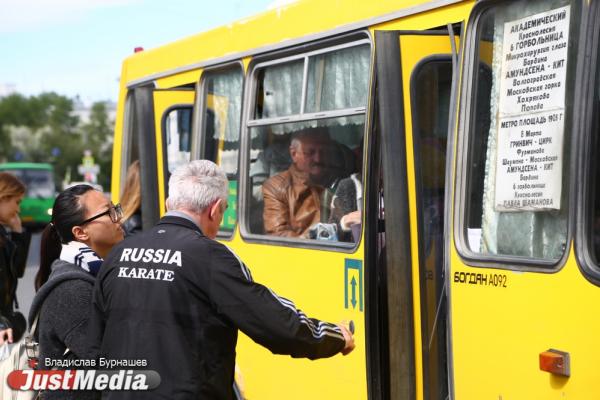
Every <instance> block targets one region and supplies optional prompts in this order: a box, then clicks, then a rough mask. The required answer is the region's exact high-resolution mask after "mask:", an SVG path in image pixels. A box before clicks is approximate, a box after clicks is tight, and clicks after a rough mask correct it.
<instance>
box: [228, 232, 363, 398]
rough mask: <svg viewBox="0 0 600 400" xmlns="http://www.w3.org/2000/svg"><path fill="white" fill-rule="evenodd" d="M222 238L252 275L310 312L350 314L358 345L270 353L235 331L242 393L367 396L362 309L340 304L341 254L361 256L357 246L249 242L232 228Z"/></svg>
mask: <svg viewBox="0 0 600 400" xmlns="http://www.w3.org/2000/svg"><path fill="white" fill-rule="evenodd" d="M226 244H227V245H228V246H230V247H231V248H233V249H235V251H236V253H237V254H238V255H239V256H240V258H241V259H242V260H244V262H245V263H246V264H247V266H248V267H249V268H250V269H251V271H252V275H253V277H254V279H255V281H257V282H260V283H263V284H266V285H267V286H268V287H270V288H271V289H273V290H274V291H275V292H276V293H277V294H278V295H280V296H282V297H286V298H288V299H290V300H292V301H294V302H295V304H296V307H298V308H300V309H301V310H302V311H304V312H305V313H306V314H307V315H308V316H309V317H315V318H319V319H323V320H327V321H331V322H335V323H338V322H341V321H342V320H353V321H354V323H355V327H356V334H355V341H356V343H357V348H356V350H355V351H354V352H353V353H351V354H350V355H348V356H346V357H342V356H340V355H337V356H335V357H332V358H329V359H324V360H316V361H310V360H305V359H293V358H291V357H289V356H276V355H273V354H271V353H270V352H269V351H268V350H266V349H265V348H263V347H261V346H259V345H257V344H256V343H254V342H252V340H250V339H249V338H247V337H246V336H244V335H240V339H239V342H238V347H237V364H238V368H239V371H240V373H241V375H242V377H243V380H244V382H245V393H244V394H245V395H246V396H247V398H248V399H306V398H316V399H364V398H367V387H366V375H365V374H366V372H365V364H366V356H365V326H364V319H363V318H364V312H361V311H360V309H359V305H358V304H357V306H356V308H355V309H353V308H352V307H349V308H345V306H344V293H345V284H344V283H345V282H344V266H345V259H347V258H350V259H358V260H362V254H363V249H362V247H360V248H358V249H357V251H356V252H355V253H354V254H347V253H340V252H331V251H323V250H307V249H299V248H290V247H284V246H272V245H271V246H270V245H258V244H253V245H248V244H245V243H244V242H242V240H241V239H240V238H239V235H237V234H236V235H235V237H234V239H233V241H231V242H226ZM363 279H364V274H363ZM363 299H364V295H363ZM363 304H364V300H363Z"/></svg>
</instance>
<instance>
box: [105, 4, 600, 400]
mask: <svg viewBox="0 0 600 400" xmlns="http://www.w3.org/2000/svg"><path fill="white" fill-rule="evenodd" d="M207 15H208V14H207ZM599 32H600V2H599V1H597V0H587V1H580V0H510V1H500V0H497V1H491V0H484V1H478V2H475V1H458V0H430V1H424V0H407V1H403V2H397V1H390V0H380V1H377V2H368V1H353V0H337V1H335V2H320V1H316V0H305V1H299V2H296V3H292V4H289V5H287V6H284V7H282V8H279V9H276V10H273V11H268V12H265V13H263V14H261V15H258V16H255V17H252V18H247V19H245V20H242V21H238V22H235V23H232V24H229V25H227V26H224V27H221V28H217V29H214V30H211V31H209V32H205V33H200V34H198V35H195V36H192V37H189V38H186V39H183V40H180V41H177V42H175V43H172V44H168V45H165V46H163V47H160V48H157V49H152V50H147V51H141V52H138V53H135V54H133V55H132V56H131V57H129V58H127V59H126V60H125V61H124V63H123V68H122V76H121V92H120V98H119V105H118V114H117V121H116V130H115V142H114V143H115V145H114V158H113V181H112V193H113V200H114V201H115V202H116V201H118V196H119V193H121V191H122V186H123V184H124V174H125V171H126V169H127V166H128V165H129V164H130V163H131V162H132V161H134V160H137V159H139V160H140V162H141V169H142V190H143V196H142V219H143V225H144V227H148V226H150V225H152V224H154V223H155V222H156V221H157V220H158V218H159V217H160V215H162V214H163V213H164V212H165V206H164V204H165V196H166V193H167V192H168V188H167V182H168V177H169V174H170V172H172V171H173V170H174V168H176V167H177V166H178V165H181V163H185V162H187V161H189V160H192V159H202V158H205V159H211V160H213V161H215V162H217V163H218V164H220V165H221V166H222V167H223V169H224V170H225V171H226V173H227V175H228V177H229V180H230V197H229V203H230V204H229V205H230V207H229V211H228V215H226V218H225V220H224V222H223V225H222V229H221V231H220V233H219V240H221V241H223V242H224V243H226V244H227V245H228V246H230V247H231V248H233V249H234V250H235V252H236V253H237V254H239V255H240V256H241V258H242V259H243V260H244V261H245V262H246V263H247V265H248V266H249V267H250V269H251V270H252V273H253V276H254V278H255V279H256V280H257V281H259V282H261V283H264V284H266V285H267V286H269V287H271V288H272V289H273V290H274V291H276V292H277V293H279V294H281V295H284V296H286V297H289V298H291V299H293V300H294V301H295V303H296V305H298V306H299V307H301V308H302V309H303V310H304V311H305V312H307V313H308V314H310V315H315V316H318V317H319V318H322V319H325V320H329V321H341V320H352V321H353V322H354V325H355V330H356V333H355V340H356V343H357V349H356V350H355V351H354V352H353V353H352V354H351V355H349V356H348V357H333V358H331V359H326V360H318V361H308V360H295V359H291V358H290V357H285V356H275V355H272V354H270V353H269V352H268V351H267V350H265V349H264V348H262V347H260V346H259V345H257V344H255V343H253V342H252V341H251V340H250V339H248V338H247V337H245V336H243V335H241V336H240V340H239V343H238V349H237V370H236V384H237V388H238V394H239V396H240V398H247V399H283V398H285V399H305V398H319V399H321V398H323V399H325V398H330V399H418V400H421V399H428V400H429V399H432V400H433V399H436V400H437V399H439V400H444V399H459V400H463V399H473V400H481V399H493V400H508V399H511V400H512V399H527V400H530V399H543V400H547V399H564V398H569V399H581V400H589V399H596V398H600V388H598V382H600V369H599V368H597V367H596V365H595V362H596V360H598V359H600V346H599V345H598V339H597V338H598V336H599V334H600V316H599V315H598V314H596V313H595V312H593V310H594V308H593V306H594V304H597V303H600V288H599V287H598V285H600V185H598V184H597V182H598V179H597V178H596V175H597V174H598V170H599V168H600V165H598V163H597V160H598V157H597V154H599V153H600V149H599V147H600V140H599V139H598V138H599V137H600V135H599V130H600V128H599V124H600V118H598V115H600V100H599V98H600V96H599V93H600V77H599V75H600V67H599V66H600V63H599V51H598V50H599V43H600V33H599ZM306 131H311V132H313V133H314V132H318V134H319V135H321V136H322V137H323V138H325V139H326V142H327V145H326V152H324V153H323V154H322V155H324V157H323V158H324V161H323V162H322V164H323V166H324V168H325V167H326V169H327V171H329V173H328V175H327V179H325V178H323V179H322V180H321V181H319V183H318V184H316V183H314V182H312V183H309V184H307V185H308V186H310V185H313V184H314V185H313V186H311V187H313V188H315V187H318V190H317V191H316V192H313V193H317V194H316V195H315V199H314V202H313V210H312V211H313V212H314V213H315V215H316V216H317V219H318V223H315V224H314V225H311V226H310V227H309V229H305V230H296V231H294V232H283V231H281V230H276V229H275V230H274V229H273V226H272V225H271V219H272V217H273V212H274V208H273V205H272V203H270V202H271V198H270V197H266V196H265V191H264V190H263V189H264V188H265V182H267V181H268V180H270V179H271V178H272V177H275V176H279V177H281V176H284V175H285V174H286V173H289V171H291V170H292V168H295V167H296V164H295V163H293V162H292V158H291V155H290V145H291V144H292V142H293V140H294V138H298V137H299V135H301V134H302V132H306ZM282 174H283V175H282ZM270 182H272V181H270ZM344 185H345V186H344ZM352 185H354V186H352ZM342 187H346V188H347V187H353V188H354V189H353V191H352V190H351V191H350V192H352V194H351V195H348V193H347V192H346V196H343V195H342V193H341V188H342ZM289 196H296V194H290V195H289ZM293 198H294V199H295V200H296V199H297V198H296V197H293ZM336 199H337V201H338V202H339V201H341V200H340V199H346V200H350V203H352V204H353V206H352V207H351V208H349V209H348V210H346V211H359V212H360V221H361V222H360V224H354V225H353V226H351V227H348V226H344V224H341V223H340V220H339V219H336V218H335V215H338V216H339V212H340V210H341V209H342V208H341V207H339V206H337V205H336V204H339V203H336ZM289 206H290V207H291V208H292V209H293V208H294V205H293V204H290V205H289ZM292 209H289V210H287V211H286V210H283V211H282V210H281V209H278V210H276V212H278V213H282V212H284V213H285V212H288V214H287V217H289V216H290V215H292V213H293V212H294V211H293V210H292ZM277 215H279V216H281V215H283V214H277ZM287 217H286V218H287ZM587 307H592V308H587Z"/></svg>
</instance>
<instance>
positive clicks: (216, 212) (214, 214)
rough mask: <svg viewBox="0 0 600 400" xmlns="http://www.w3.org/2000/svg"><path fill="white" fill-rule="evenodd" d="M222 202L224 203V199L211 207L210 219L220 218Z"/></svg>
mask: <svg viewBox="0 0 600 400" xmlns="http://www.w3.org/2000/svg"><path fill="white" fill-rule="evenodd" d="M222 202H223V199H218V200H217V201H215V202H214V203H213V204H212V206H210V213H209V217H210V219H215V218H217V217H218V215H219V211H220V210H221V203H222Z"/></svg>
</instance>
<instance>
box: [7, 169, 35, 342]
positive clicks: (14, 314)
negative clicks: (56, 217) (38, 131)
mask: <svg viewBox="0 0 600 400" xmlns="http://www.w3.org/2000/svg"><path fill="white" fill-rule="evenodd" d="M24 195H25V185H23V183H22V182H21V181H19V180H18V179H17V178H16V177H14V176H13V175H11V174H9V173H6V172H0V345H2V344H4V342H5V341H8V343H12V342H13V341H15V342H16V341H18V340H19V339H20V338H21V335H23V333H24V332H25V329H26V328H27V327H26V323H25V318H24V317H23V315H22V314H21V313H20V312H18V311H15V308H14V307H15V305H16V306H17V308H18V303H17V299H16V293H17V280H18V279H19V278H21V277H22V276H23V273H24V272H25V264H26V262H27V252H28V250H29V240H30V235H28V234H26V233H24V232H23V227H22V225H21V219H20V218H19V211H20V203H21V200H22V199H23V196H24ZM7 228H8V230H7ZM9 230H10V232H9Z"/></svg>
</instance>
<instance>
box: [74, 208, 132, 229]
mask: <svg viewBox="0 0 600 400" xmlns="http://www.w3.org/2000/svg"><path fill="white" fill-rule="evenodd" d="M107 214H108V216H109V217H110V220H111V221H112V222H119V221H120V220H121V218H123V209H122V208H121V205H120V204H117V205H116V206H113V205H111V206H110V207H109V208H108V210H106V211H104V212H102V213H100V214H98V215H94V216H93V217H91V218H88V219H86V220H85V221H82V222H80V223H79V224H78V225H79V226H83V225H85V224H87V223H88V222H92V221H93V220H95V219H98V218H100V217H104V216H105V215H107Z"/></svg>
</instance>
